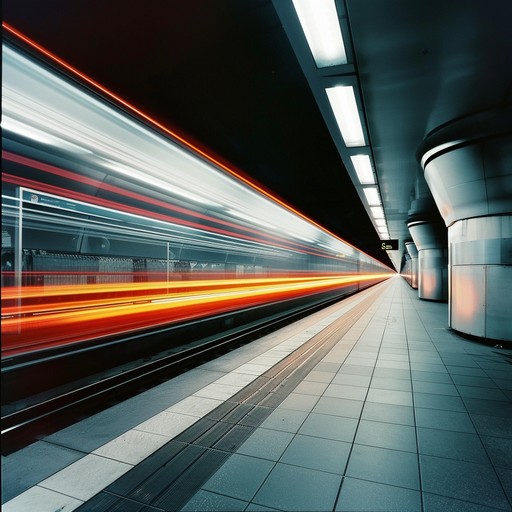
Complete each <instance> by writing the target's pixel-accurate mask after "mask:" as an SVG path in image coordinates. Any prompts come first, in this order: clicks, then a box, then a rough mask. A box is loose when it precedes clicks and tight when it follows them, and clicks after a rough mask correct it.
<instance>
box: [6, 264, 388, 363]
mask: <svg viewBox="0 0 512 512" xmlns="http://www.w3.org/2000/svg"><path fill="white" fill-rule="evenodd" d="M388 277H390V274H389V273H386V274H368V275H348V276H332V275H327V276H314V277H289V278H280V277H276V278H249V279H217V280H200V281H183V282H166V281H165V282H151V283H127V284H93V285H91V284H84V285H76V286H34V287H24V288H21V289H20V288H17V287H6V288H5V289H4V293H3V294H2V357H6V356H12V355H16V354H19V353H23V352H27V351H32V350H40V349H44V348H49V347H54V346H59V345H63V344H69V343H76V342H79V341H84V340H90V339H98V338H102V337H105V336H111V335H119V334H123V333H128V332H132V331H138V330H141V329H148V328H154V327H158V326H163V325H170V324H173V323H176V322H181V321H184V320H192V319H198V318H204V317H206V316H212V315H216V314H220V313H225V312H228V311H234V310H236V309H241V308H246V307H251V306H256V305H260V304H265V303H269V302H276V301H280V300H285V299H291V298H296V297H303V296H306V295H311V294H314V293H319V292H323V291H329V290H335V289H342V288H344V287H347V286H350V285H354V284H356V283H358V282H366V283H370V282H371V281H374V282H378V281H381V280H383V279H386V278H388Z"/></svg>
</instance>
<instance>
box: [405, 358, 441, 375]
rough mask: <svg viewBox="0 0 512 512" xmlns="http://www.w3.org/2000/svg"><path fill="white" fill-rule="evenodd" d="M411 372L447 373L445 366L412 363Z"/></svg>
mask: <svg viewBox="0 0 512 512" xmlns="http://www.w3.org/2000/svg"><path fill="white" fill-rule="evenodd" d="M411 371H419V372H434V373H435V372H438V373H447V371H448V370H447V369H446V366H444V364H436V363H418V362H417V361H412V362H411Z"/></svg>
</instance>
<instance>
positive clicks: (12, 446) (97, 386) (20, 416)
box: [1, 296, 341, 455]
mask: <svg viewBox="0 0 512 512" xmlns="http://www.w3.org/2000/svg"><path fill="white" fill-rule="evenodd" d="M340 298H341V297H339V296H338V297H334V298H333V297H330V298H327V299H323V300H321V301H317V302H315V303H314V304H308V305H301V306H298V307H294V308H293V309H288V310H286V311H284V312H280V313H277V314H274V315H271V316H266V317H265V318H262V319H259V320H256V321H253V322H251V323H250V324H248V325H245V326H243V327H236V328H233V329H231V330H228V331H225V332H223V333H221V334H219V335H214V336H208V337H206V338H203V339H201V340H200V341H198V340H196V341H195V342H193V343H190V344H189V345H190V346H188V347H186V348H182V349H180V350H179V351H176V352H173V353H165V354H163V355H162V354H156V355H152V356H151V357H149V358H147V357H146V358H144V359H143V360H138V361H136V362H132V363H131V365H129V366H127V365H123V366H121V367H118V368H117V370H116V369H114V370H113V369H112V368H110V369H109V371H108V372H103V373H100V374H99V375H94V376H91V377H89V378H86V379H79V380H78V382H71V383H67V384H66V385H63V386H57V387H55V388H53V389H48V390H46V391H45V392H42V393H39V394H36V395H34V396H28V397H21V398H20V399H18V400H11V401H10V402H7V403H6V402H5V401H4V399H3V400H2V418H1V424H2V431H1V437H2V455H7V454H9V453H12V452H14V451H17V450H19V449H21V448H23V447H24V446H27V445H28V444H30V443H31V442H33V441H35V440H37V439H40V438H42V437H44V436H45V435H49V434H50V433H52V432H55V431H57V430H59V429H61V428H64V427H65V426H68V425H70V424H72V423H74V422H75V421H77V420H79V419H82V418H84V417H87V416H89V415H92V414H94V413H96V412H99V411H100V410H102V409H105V408H106V407H109V406H111V405H113V404H115V403H118V402H120V401H122V400H125V399H127V398H128V397H129V396H133V395H134V394H137V393H139V392H141V391H143V390H145V389H148V388H150V387H152V386H154V385H156V384H158V383H159V382H162V381H163V380H165V379H169V378H171V377H173V376H176V375H178V374H179V373H181V372H183V371H186V370H188V369H190V368H192V367H195V366H197V365H199V364H201V363H202V362H204V361H206V360H209V359H211V358H213V357H216V356H218V355H220V354H222V353H225V352H226V351H229V350H232V349H233V348H236V347H237V346H240V345H242V344H244V343H248V342H249V341H251V340H254V339H256V338H258V337H260V336H262V335H264V334H267V333H268V332H271V331H272V330H275V329H278V328H280V327H282V326H284V325H286V324H288V323H290V322H292V321H295V320H298V319H299V318H301V317H303V316H306V315H308V314H312V313H313V312H315V311H317V310H319V309H322V308H324V307H327V306H329V305H330V304H332V303H334V302H337V301H338V300H340ZM160 335H161V333H160ZM113 350H115V348H114V349H113ZM89 356H92V352H89ZM64 361H65V358H64V359H62V358H61V363H62V364H66V363H65V362H64ZM30 371H31V364H29V363H28V362H26V361H23V362H22V363H21V364H19V365H13V364H11V365H9V366H7V367H5V368H2V381H4V380H5V378H6V376H7V374H8V373H9V372H11V373H12V372H17V373H19V376H18V379H23V378H29V376H30ZM39 371H41V369H39ZM43 371H44V370H43ZM23 375H25V377H23ZM3 388H5V386H3ZM2 393H3V395H5V393H4V391H2Z"/></svg>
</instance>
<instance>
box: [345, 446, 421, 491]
mask: <svg viewBox="0 0 512 512" xmlns="http://www.w3.org/2000/svg"><path fill="white" fill-rule="evenodd" d="M346 475H347V476H350V477H354V478H359V479H362V480H370V481H372V482H379V483H382V484H388V485H396V486H398V487H405V488H408V489H415V490H419V488H420V487H419V471H418V457H417V455H416V454H415V453H407V452H399V451H395V450H387V449H384V448H375V447H372V446H362V445H354V447H353V449H352V453H351V454H350V459H349V461H348V468H347V472H346Z"/></svg>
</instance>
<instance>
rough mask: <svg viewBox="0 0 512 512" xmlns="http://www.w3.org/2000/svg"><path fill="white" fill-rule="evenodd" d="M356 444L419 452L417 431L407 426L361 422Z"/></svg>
mask: <svg viewBox="0 0 512 512" xmlns="http://www.w3.org/2000/svg"><path fill="white" fill-rule="evenodd" d="M355 442H356V443H357V444H364V445H367V446H377V447H379V448H389V449H390V450H402V451H406V452H413V453H416V452H417V447H416V430H415V428H414V427H409V426H406V425H395V424H393V423H381V422H377V421H366V420H361V421H360V422H359V426H358V427H357V433H356V439H355Z"/></svg>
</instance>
